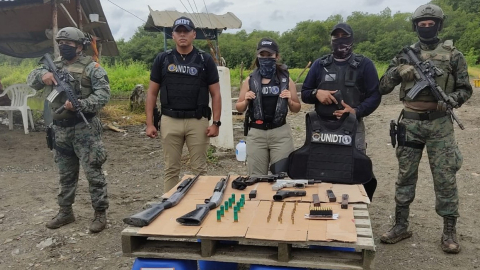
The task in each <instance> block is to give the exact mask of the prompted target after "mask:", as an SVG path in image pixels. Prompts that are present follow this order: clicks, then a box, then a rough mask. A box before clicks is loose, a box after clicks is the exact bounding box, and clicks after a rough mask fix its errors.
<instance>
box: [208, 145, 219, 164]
mask: <svg viewBox="0 0 480 270" xmlns="http://www.w3.org/2000/svg"><path fill="white" fill-rule="evenodd" d="M216 152H217V148H215V146H213V145H210V146H209V147H208V150H207V162H208V163H210V164H216V163H218V156H216V155H215V154H214V153H216Z"/></svg>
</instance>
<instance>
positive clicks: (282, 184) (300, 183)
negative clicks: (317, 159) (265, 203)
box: [272, 179, 322, 191]
mask: <svg viewBox="0 0 480 270" xmlns="http://www.w3.org/2000/svg"><path fill="white" fill-rule="evenodd" d="M321 182H322V180H313V179H309V180H301V179H289V180H277V181H276V182H275V184H273V185H272V190H274V191H277V190H280V189H282V188H287V187H296V188H305V186H306V185H313V184H315V183H321Z"/></svg>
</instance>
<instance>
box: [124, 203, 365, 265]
mask: <svg viewBox="0 0 480 270" xmlns="http://www.w3.org/2000/svg"><path fill="white" fill-rule="evenodd" d="M350 207H353V212H354V219H355V227H356V231H357V241H356V242H354V243H345V242H314V241H303V242H278V241H265V240H255V239H245V238H225V237H223V238H222V237H163V236H162V237H159V236H151V235H142V234H139V233H138V231H139V230H140V229H141V228H136V227H127V228H126V229H124V230H123V231H122V233H121V238H122V251H123V255H124V256H127V257H142V258H162V259H184V260H207V261H220V262H233V263H241V264H261V265H273V266H287V267H300V268H315V269H316V268H322V269H373V261H374V257H375V244H374V240H373V233H372V227H371V222H370V216H369V213H368V206H367V205H366V204H361V203H358V204H350ZM212 212H213V211H212ZM198 239H200V240H201V241H200V242H199V241H198ZM230 241H235V242H233V243H232V242H230ZM310 246H328V247H339V248H353V249H355V251H354V252H347V251H331V250H325V249H312V248H309V247H310Z"/></svg>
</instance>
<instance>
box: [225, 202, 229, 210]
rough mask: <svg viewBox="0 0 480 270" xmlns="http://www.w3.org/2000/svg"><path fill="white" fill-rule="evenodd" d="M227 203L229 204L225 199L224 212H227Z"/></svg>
mask: <svg viewBox="0 0 480 270" xmlns="http://www.w3.org/2000/svg"><path fill="white" fill-rule="evenodd" d="M229 205H230V204H229V203H228V201H225V212H228V207H229Z"/></svg>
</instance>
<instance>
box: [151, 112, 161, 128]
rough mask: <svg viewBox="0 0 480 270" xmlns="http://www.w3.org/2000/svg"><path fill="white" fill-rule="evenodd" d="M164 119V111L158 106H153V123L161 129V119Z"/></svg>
mask: <svg viewBox="0 0 480 270" xmlns="http://www.w3.org/2000/svg"><path fill="white" fill-rule="evenodd" d="M161 119H162V111H160V110H159V109H158V107H157V106H155V108H153V125H154V126H155V128H156V129H157V130H160V120H161Z"/></svg>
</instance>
